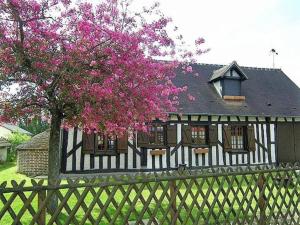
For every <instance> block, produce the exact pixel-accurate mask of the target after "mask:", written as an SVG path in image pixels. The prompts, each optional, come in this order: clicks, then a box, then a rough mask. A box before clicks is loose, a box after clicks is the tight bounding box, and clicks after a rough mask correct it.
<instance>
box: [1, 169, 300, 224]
mask: <svg viewBox="0 0 300 225" xmlns="http://www.w3.org/2000/svg"><path fill="white" fill-rule="evenodd" d="M299 169H300V167H299V165H297V164H296V165H284V166H280V167H273V166H264V167H255V168H253V167H243V168H217V169H209V170H197V171H175V172H162V173H152V174H142V173H141V174H136V175H131V176H129V175H128V176H121V177H116V176H111V177H94V178H91V179H86V178H84V179H75V180H71V179H67V180H58V181H57V182H56V184H54V185H51V186H50V185H47V182H46V181H44V180H40V181H39V182H36V181H35V180H32V181H31V183H30V184H28V183H27V184H26V182H25V181H22V182H20V183H17V182H15V181H12V182H11V183H6V182H4V183H2V184H1V185H0V224H32V225H33V224H58V225H60V224H75V225H77V224H78V225H79V224H111V225H114V224H120V225H121V224H122V225H127V224H148V225H150V224H154V225H161V224H166V225H169V224H300V219H299V215H300V173H299ZM55 200H56V201H55Z"/></svg>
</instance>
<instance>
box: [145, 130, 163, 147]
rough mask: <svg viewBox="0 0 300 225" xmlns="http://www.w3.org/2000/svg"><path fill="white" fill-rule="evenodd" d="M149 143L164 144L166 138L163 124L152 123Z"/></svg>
mask: <svg viewBox="0 0 300 225" xmlns="http://www.w3.org/2000/svg"><path fill="white" fill-rule="evenodd" d="M149 132H150V134H149V144H154V145H163V144H164V140H165V135H164V127H163V126H161V125H152V126H151V127H150V131H149Z"/></svg>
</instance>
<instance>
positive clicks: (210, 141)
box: [61, 62, 300, 173]
mask: <svg viewBox="0 0 300 225" xmlns="http://www.w3.org/2000/svg"><path fill="white" fill-rule="evenodd" d="M192 67H193V71H194V72H195V74H192V75H187V74H184V73H182V72H181V71H178V73H177V76H176V78H175V79H174V83H175V84H176V85H177V86H187V87H188V91H187V93H184V94H182V95H181V96H179V97H180V98H179V99H180V105H179V108H178V112H176V113H172V112H170V113H169V120H168V121H166V122H162V121H159V120H155V121H153V123H152V124H151V127H150V132H148V133H140V132H139V133H133V134H129V135H125V136H123V137H121V138H117V137H115V138H108V137H104V136H99V135H95V134H85V133H83V132H82V131H81V130H80V129H78V128H72V129H69V130H63V131H62V132H61V172H62V173H110V172H138V171H162V170H172V169H177V168H178V167H180V166H186V167H188V168H194V169H196V168H202V167H215V166H237V165H258V164H276V163H280V162H296V161H300V90H299V88H298V87H297V86H296V85H295V84H294V83H293V82H292V81H291V80H290V79H289V78H288V77H287V76H286V75H285V74H284V73H283V72H282V71H281V70H280V69H266V68H252V67H240V66H239V65H238V64H237V63H236V62H232V63H231V64H229V65H226V66H224V65H209V64H194V65H192ZM188 94H191V95H192V96H194V97H195V100H194V101H190V100H188V97H187V95H188Z"/></svg>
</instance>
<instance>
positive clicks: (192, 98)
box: [188, 94, 196, 101]
mask: <svg viewBox="0 0 300 225" xmlns="http://www.w3.org/2000/svg"><path fill="white" fill-rule="evenodd" d="M188 99H189V100H190V101H195V99H196V98H195V97H194V96H193V95H191V94H188Z"/></svg>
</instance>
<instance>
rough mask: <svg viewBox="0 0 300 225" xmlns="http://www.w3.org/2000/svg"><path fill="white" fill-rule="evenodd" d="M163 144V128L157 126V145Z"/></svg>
mask: <svg viewBox="0 0 300 225" xmlns="http://www.w3.org/2000/svg"><path fill="white" fill-rule="evenodd" d="M163 143H164V128H163V127H162V126H157V144H163Z"/></svg>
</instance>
